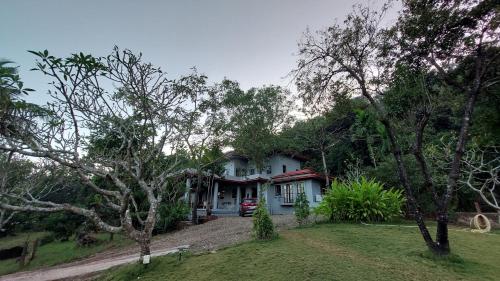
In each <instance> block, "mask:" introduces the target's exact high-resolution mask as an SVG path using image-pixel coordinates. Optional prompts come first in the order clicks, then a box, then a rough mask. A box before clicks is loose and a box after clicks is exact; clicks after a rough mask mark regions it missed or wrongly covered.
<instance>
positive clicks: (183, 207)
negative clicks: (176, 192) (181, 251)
mask: <svg viewBox="0 0 500 281" xmlns="http://www.w3.org/2000/svg"><path fill="white" fill-rule="evenodd" d="M190 210H191V209H190V208H189V205H188V204H187V203H186V202H184V201H179V202H177V203H176V204H165V203H163V204H161V205H160V207H159V209H158V215H159V218H158V220H157V222H156V226H155V233H165V232H167V231H169V230H173V229H175V228H176V227H177V223H178V222H179V221H182V220H185V219H186V218H187V215H188V214H189V211H190Z"/></svg>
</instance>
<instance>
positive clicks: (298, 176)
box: [271, 169, 325, 182]
mask: <svg viewBox="0 0 500 281" xmlns="http://www.w3.org/2000/svg"><path fill="white" fill-rule="evenodd" d="M324 178H325V177H324V176H323V175H321V174H319V173H316V172H315V171H313V170H311V169H302V170H298V171H290V172H286V173H283V174H279V175H276V176H274V177H272V178H271V179H272V181H273V182H285V181H297V180H305V179H318V180H324Z"/></svg>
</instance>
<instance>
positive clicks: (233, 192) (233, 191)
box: [231, 188, 238, 198]
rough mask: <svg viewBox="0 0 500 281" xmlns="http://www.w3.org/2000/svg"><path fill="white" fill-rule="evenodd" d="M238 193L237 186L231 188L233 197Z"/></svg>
mask: <svg viewBox="0 0 500 281" xmlns="http://www.w3.org/2000/svg"><path fill="white" fill-rule="evenodd" d="M237 193H238V191H237V190H236V188H233V189H232V190H231V198H236V196H237Z"/></svg>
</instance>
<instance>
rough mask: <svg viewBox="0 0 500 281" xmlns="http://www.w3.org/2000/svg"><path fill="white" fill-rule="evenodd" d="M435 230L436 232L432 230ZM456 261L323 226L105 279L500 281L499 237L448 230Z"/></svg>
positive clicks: (407, 240)
mask: <svg viewBox="0 0 500 281" xmlns="http://www.w3.org/2000/svg"><path fill="white" fill-rule="evenodd" d="M433 230H434V229H433ZM450 238H451V243H452V247H453V249H452V251H453V255H452V256H451V257H449V258H447V259H436V258H434V257H432V256H431V255H430V254H429V253H428V252H427V251H426V248H425V246H424V243H423V240H422V238H421V237H420V234H419V233H418V230H417V228H413V227H390V226H382V227H381V226H366V225H355V224H320V225H315V226H312V227H307V228H299V229H293V230H288V231H284V232H281V233H280V238H278V239H276V240H273V241H269V242H257V241H252V242H246V243H242V244H239V245H236V246H233V247H229V248H226V249H224V250H220V251H218V252H216V253H206V254H201V255H189V256H188V257H186V258H184V259H183V260H181V261H180V262H179V261H178V260H177V256H176V255H173V256H166V257H161V258H154V259H153V262H152V264H150V265H149V266H148V268H143V266H142V265H129V266H124V267H122V268H120V269H113V270H112V271H110V272H108V273H107V274H106V275H104V276H103V277H102V280H138V279H139V278H140V280H287V281H290V280H425V281H430V280H498V276H500V275H499V274H500V234H499V233H498V232H495V233H493V234H478V233H471V232H465V231H462V229H460V228H457V227H451V229H450Z"/></svg>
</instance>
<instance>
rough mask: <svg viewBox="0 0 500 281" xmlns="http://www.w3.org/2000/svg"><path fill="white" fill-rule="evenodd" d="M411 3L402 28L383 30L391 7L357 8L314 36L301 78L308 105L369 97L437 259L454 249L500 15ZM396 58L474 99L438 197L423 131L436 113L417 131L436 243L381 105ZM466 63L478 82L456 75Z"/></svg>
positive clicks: (465, 5) (461, 5) (488, 7)
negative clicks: (457, 207)
mask: <svg viewBox="0 0 500 281" xmlns="http://www.w3.org/2000/svg"><path fill="white" fill-rule="evenodd" d="M403 4H404V9H403V11H402V13H401V18H400V19H399V21H398V25H397V27H396V28H384V27H383V24H382V23H383V16H384V14H385V11H386V10H387V8H388V6H387V5H384V6H383V8H382V9H381V12H379V11H373V10H371V9H370V8H368V7H362V6H357V7H356V9H355V10H354V12H353V13H351V14H349V15H348V16H347V18H346V20H345V21H344V22H343V24H342V25H341V24H335V25H333V26H331V27H329V28H328V29H326V30H324V31H320V32H317V33H316V34H311V33H310V32H306V34H305V36H304V40H303V41H302V42H301V43H300V46H299V48H300V49H299V55H300V59H299V61H298V68H297V70H295V71H294V74H295V77H296V81H297V86H298V88H299V91H300V92H301V95H302V97H303V99H304V101H305V102H308V103H315V102H318V100H321V99H325V98H331V96H332V93H333V94H334V95H333V96H335V94H336V93H345V92H349V93H353V94H358V95H361V96H362V97H364V98H365V99H366V100H368V102H369V103H370V105H371V106H372V107H373V109H374V110H375V112H376V113H377V115H378V118H379V120H380V122H382V124H383V125H384V127H385V129H386V132H387V135H388V137H389V141H390V143H391V151H392V154H393V155H394V158H395V160H396V163H397V167H398V175H399V178H400V181H401V183H402V185H403V187H404V189H405V195H406V198H407V202H408V205H409V207H410V210H409V211H410V212H411V213H412V214H414V218H415V220H416V222H417V225H418V226H419V229H420V232H421V233H422V236H423V238H424V240H425V242H426V244H427V246H428V248H429V249H430V250H431V251H433V252H434V253H436V254H445V255H446V254H448V253H449V252H450V247H449V241H448V206H449V203H450V200H451V197H452V194H453V191H454V190H455V189H456V187H457V180H458V177H459V175H460V163H461V159H462V155H463V151H464V147H465V144H466V140H467V135H468V131H469V127H470V124H471V118H472V112H473V109H474V105H475V101H476V99H477V96H478V95H479V93H480V92H481V90H482V89H484V87H487V86H489V85H491V83H490V82H488V83H486V82H487V81H484V76H485V73H486V72H487V69H488V68H489V67H490V66H491V63H490V62H491V61H490V60H488V59H487V56H486V52H485V50H486V49H487V48H492V47H497V46H498V40H499V39H498V36H495V33H496V34H498V26H497V25H495V22H496V21H495V19H496V18H497V17H498V15H497V10H496V9H495V7H494V4H493V3H492V2H491V1H440V0H434V1H419V0H408V1H403ZM464 19H465V20H464ZM394 39H396V40H394ZM393 58H394V59H395V61H399V62H402V61H404V62H406V61H409V63H410V64H413V65H415V66H416V67H423V68H425V69H428V70H430V71H436V72H438V73H439V74H440V77H441V80H442V82H443V83H444V84H446V85H447V86H449V87H454V88H455V89H458V90H459V91H460V92H461V93H465V95H466V96H467V98H466V100H467V101H466V103H465V106H464V114H463V117H462V124H461V128H460V131H459V132H458V138H457V143H456V149H455V153H454V159H453V162H452V166H451V169H450V172H449V174H448V183H447V186H446V188H445V191H444V192H443V193H442V194H438V192H437V190H436V188H435V186H434V183H433V179H432V176H431V173H430V171H429V168H428V164H427V161H426V160H425V158H424V156H423V154H422V143H423V134H424V130H425V127H426V125H427V123H428V120H429V116H430V112H429V110H427V108H426V107H425V106H424V107H423V108H422V109H421V111H420V114H419V118H418V120H417V122H416V126H415V130H414V131H415V135H416V139H415V143H414V151H413V152H414V155H415V158H416V159H417V161H418V163H419V165H420V168H421V171H422V174H423V176H424V178H425V187H426V188H427V189H428V190H429V192H431V194H432V195H433V199H434V203H435V205H436V208H437V210H438V211H437V217H436V221H437V224H438V227H437V233H436V240H435V241H434V239H433V238H432V237H431V235H430V233H429V231H428V229H427V227H426V225H425V222H424V217H423V214H422V212H421V211H420V207H419V204H418V202H417V200H416V197H415V195H414V187H412V186H411V184H410V181H409V178H408V174H407V169H406V167H405V165H404V163H403V158H402V154H403V152H402V149H401V146H400V144H399V143H398V134H397V131H396V128H395V126H394V124H393V121H392V120H391V119H390V118H389V116H388V114H387V112H386V110H385V108H384V106H383V105H382V104H381V103H380V102H379V100H378V97H379V96H381V95H383V94H384V91H385V90H386V89H387V86H388V85H389V83H390V81H391V74H392V73H393V72H394V63H393V62H394V60H393ZM465 59H468V60H471V61H472V62H473V65H474V67H473V74H472V75H471V76H472V81H466V82H460V80H458V79H455V77H453V75H451V74H450V72H451V71H452V70H453V69H454V67H455V66H456V65H457V63H458V62H461V61H463V60H465Z"/></svg>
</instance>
